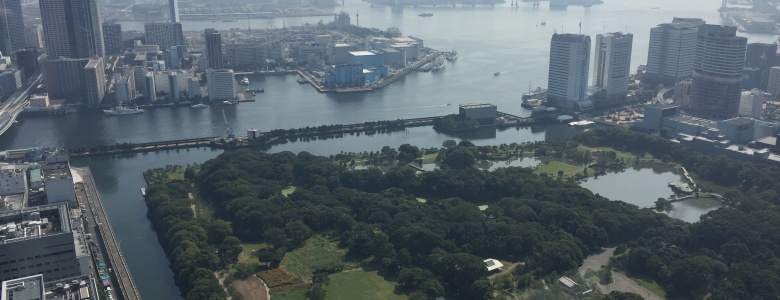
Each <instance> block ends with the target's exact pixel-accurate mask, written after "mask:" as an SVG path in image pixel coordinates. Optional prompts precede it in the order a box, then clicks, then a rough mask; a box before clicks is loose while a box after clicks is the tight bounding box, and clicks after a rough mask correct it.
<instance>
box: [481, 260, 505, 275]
mask: <svg viewBox="0 0 780 300" xmlns="http://www.w3.org/2000/svg"><path fill="white" fill-rule="evenodd" d="M484 262H485V267H486V268H487V270H488V272H490V271H493V270H500V269H501V267H503V266H504V264H502V263H501V262H500V261H498V260H496V259H492V258H488V259H486V260H484Z"/></svg>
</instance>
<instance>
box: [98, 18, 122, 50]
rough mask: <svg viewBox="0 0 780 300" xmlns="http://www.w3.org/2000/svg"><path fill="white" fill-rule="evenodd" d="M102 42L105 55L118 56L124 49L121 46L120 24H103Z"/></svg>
mask: <svg viewBox="0 0 780 300" xmlns="http://www.w3.org/2000/svg"><path fill="white" fill-rule="evenodd" d="M103 41H104V43H105V45H106V54H108V55H111V54H120V53H122V50H123V49H124V45H123V44H122V24H119V23H103Z"/></svg>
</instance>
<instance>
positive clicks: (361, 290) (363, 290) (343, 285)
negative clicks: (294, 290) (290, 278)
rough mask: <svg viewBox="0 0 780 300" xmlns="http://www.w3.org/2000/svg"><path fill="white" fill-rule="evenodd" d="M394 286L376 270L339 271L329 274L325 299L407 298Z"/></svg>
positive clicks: (390, 299)
mask: <svg viewBox="0 0 780 300" xmlns="http://www.w3.org/2000/svg"><path fill="white" fill-rule="evenodd" d="M395 286H396V283H395V282H390V281H387V280H385V279H384V278H382V276H379V274H377V272H376V271H370V272H369V271H364V270H355V271H351V272H341V273H337V274H333V275H330V283H329V284H328V285H327V286H326V287H325V290H326V291H327V293H326V296H325V299H333V300H342V299H343V300H363V299H389V300H394V299H408V297H407V296H406V295H396V294H395V293H394V292H393V290H394V289H395ZM274 300H276V298H274Z"/></svg>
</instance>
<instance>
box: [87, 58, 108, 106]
mask: <svg viewBox="0 0 780 300" xmlns="http://www.w3.org/2000/svg"><path fill="white" fill-rule="evenodd" d="M105 69H106V66H105V63H104V62H103V58H102V57H95V58H92V59H90V60H89V62H88V63H87V65H86V66H85V67H84V82H85V86H86V90H87V105H89V106H99V105H100V102H101V101H103V97H104V96H105V95H106V73H105Z"/></svg>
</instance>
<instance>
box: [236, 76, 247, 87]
mask: <svg viewBox="0 0 780 300" xmlns="http://www.w3.org/2000/svg"><path fill="white" fill-rule="evenodd" d="M238 84H240V85H249V78H247V77H246V76H244V79H241V81H239V82H238Z"/></svg>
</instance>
